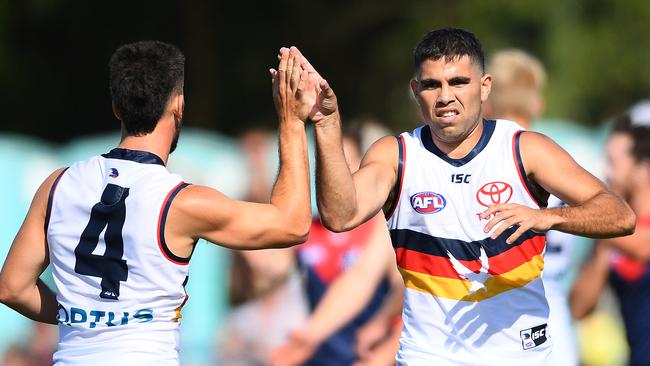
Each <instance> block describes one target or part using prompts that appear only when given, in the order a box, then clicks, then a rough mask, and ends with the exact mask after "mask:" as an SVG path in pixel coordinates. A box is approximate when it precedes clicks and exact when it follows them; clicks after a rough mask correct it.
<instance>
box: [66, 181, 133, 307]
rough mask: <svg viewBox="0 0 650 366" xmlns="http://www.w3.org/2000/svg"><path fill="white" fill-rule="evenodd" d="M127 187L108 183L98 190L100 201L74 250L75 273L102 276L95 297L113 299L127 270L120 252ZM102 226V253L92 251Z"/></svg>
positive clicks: (118, 291) (122, 248) (117, 294)
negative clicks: (104, 248)
mask: <svg viewBox="0 0 650 366" xmlns="http://www.w3.org/2000/svg"><path fill="white" fill-rule="evenodd" d="M128 196H129V189H128V188H124V187H120V186H118V185H115V184H108V185H107V186H106V188H105V189H104V192H102V198H101V201H100V202H99V203H97V204H95V206H93V208H92V211H91V212H90V220H89V221H88V225H87V226H86V228H85V229H84V231H83V233H82V234H81V238H80V239H79V244H78V245H77V247H76V248H75V250H74V254H75V258H76V263H75V266H74V270H75V272H77V273H79V274H82V275H87V276H93V277H99V278H101V279H102V282H101V287H102V289H101V292H100V293H99V297H101V298H103V299H111V300H117V299H118V297H119V296H120V281H126V279H127V276H128V269H127V266H126V260H124V259H122V256H123V255H124V240H123V239H122V227H123V226H124V220H125V219H126V204H125V202H124V201H125V200H126V198H127V197H128ZM104 228H106V233H105V234H104V242H105V243H106V252H105V253H104V255H97V254H93V251H94V250H95V248H97V244H98V242H99V235H100V234H101V233H102V231H103V230H104Z"/></svg>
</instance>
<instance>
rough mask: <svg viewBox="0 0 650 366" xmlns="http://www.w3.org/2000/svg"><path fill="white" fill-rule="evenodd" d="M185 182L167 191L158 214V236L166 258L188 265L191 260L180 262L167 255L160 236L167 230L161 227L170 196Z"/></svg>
mask: <svg viewBox="0 0 650 366" xmlns="http://www.w3.org/2000/svg"><path fill="white" fill-rule="evenodd" d="M183 184H185V182H180V183H178V185H176V186H175V187H174V188H172V189H171V190H170V191H169V193H167V197H165V200H164V201H163V204H162V206H161V207H160V214H159V215H158V229H157V230H156V236H157V238H158V249H160V252H161V253H162V254H163V256H165V258H167V260H169V261H170V262H172V263H175V264H178V265H181V266H187V265H188V264H189V261H188V262H179V261H177V260H174V259H173V258H170V257H169V256H168V255H167V253H166V252H165V250H164V249H163V243H162V238H161V237H160V233H161V232H162V231H163V230H165V228H163V227H161V225H162V218H163V216H164V214H165V208H166V207H167V202H169V198H170V197H171V196H172V195H173V194H174V192H176V190H177V189H178V188H179V187H180V186H182V185H183Z"/></svg>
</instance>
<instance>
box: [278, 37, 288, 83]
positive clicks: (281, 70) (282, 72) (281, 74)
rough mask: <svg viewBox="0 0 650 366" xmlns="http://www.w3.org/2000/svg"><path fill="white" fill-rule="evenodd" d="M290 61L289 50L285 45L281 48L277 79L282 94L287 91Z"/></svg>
mask: <svg viewBox="0 0 650 366" xmlns="http://www.w3.org/2000/svg"><path fill="white" fill-rule="evenodd" d="M288 62H289V50H288V49H287V48H284V47H283V48H281V49H280V64H279V65H278V80H277V85H278V89H279V92H280V94H284V93H285V91H286V84H287V66H288V65H287V64H288Z"/></svg>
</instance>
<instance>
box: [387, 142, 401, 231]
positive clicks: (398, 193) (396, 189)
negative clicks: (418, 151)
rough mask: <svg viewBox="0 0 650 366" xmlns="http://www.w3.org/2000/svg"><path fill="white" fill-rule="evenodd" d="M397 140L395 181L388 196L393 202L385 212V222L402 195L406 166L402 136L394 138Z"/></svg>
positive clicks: (391, 214)
mask: <svg viewBox="0 0 650 366" xmlns="http://www.w3.org/2000/svg"><path fill="white" fill-rule="evenodd" d="M396 138H397V146H398V147H397V150H398V156H399V157H398V160H397V179H396V180H395V186H394V187H393V191H392V193H391V195H390V196H392V197H393V200H392V202H391V204H390V206H389V209H388V210H387V211H386V215H385V217H386V220H390V218H391V217H392V216H393V213H394V212H395V209H396V208H397V205H398V204H399V200H400V196H401V193H402V183H403V181H404V168H405V166H404V165H405V164H406V144H405V142H404V137H403V136H396Z"/></svg>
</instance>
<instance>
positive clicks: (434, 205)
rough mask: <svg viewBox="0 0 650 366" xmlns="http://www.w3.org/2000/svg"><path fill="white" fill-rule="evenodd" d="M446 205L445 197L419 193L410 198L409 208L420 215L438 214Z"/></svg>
mask: <svg viewBox="0 0 650 366" xmlns="http://www.w3.org/2000/svg"><path fill="white" fill-rule="evenodd" d="M446 205H447V200H446V199H445V197H443V196H442V195H441V194H438V193H435V192H419V193H416V194H414V195H412V196H411V207H413V209H414V210H415V211H417V212H418V213H421V214H431V213H436V212H439V211H441V210H442V209H443V208H445V206H446Z"/></svg>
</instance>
